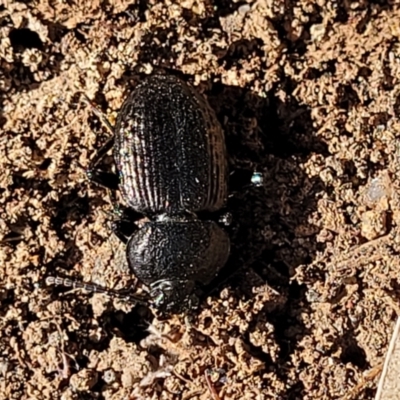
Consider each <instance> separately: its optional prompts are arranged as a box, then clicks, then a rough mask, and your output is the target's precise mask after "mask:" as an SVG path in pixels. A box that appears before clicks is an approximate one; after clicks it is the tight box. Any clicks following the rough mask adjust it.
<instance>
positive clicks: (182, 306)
mask: <svg viewBox="0 0 400 400" xmlns="http://www.w3.org/2000/svg"><path fill="white" fill-rule="evenodd" d="M194 287H195V283H194V282H193V281H182V280H174V281H169V280H161V281H157V282H154V283H153V284H151V285H150V288H151V290H150V296H151V298H152V300H153V304H154V306H155V307H156V308H158V309H159V310H160V311H161V312H162V313H165V314H173V313H182V312H185V311H189V310H190V309H194V308H197V306H198V304H199V299H198V297H197V296H196V295H195V294H194V293H193V290H194Z"/></svg>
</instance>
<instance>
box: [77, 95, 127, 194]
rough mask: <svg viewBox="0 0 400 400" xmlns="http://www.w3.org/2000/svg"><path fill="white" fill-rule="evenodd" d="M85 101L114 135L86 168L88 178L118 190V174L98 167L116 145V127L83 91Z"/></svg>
mask: <svg viewBox="0 0 400 400" xmlns="http://www.w3.org/2000/svg"><path fill="white" fill-rule="evenodd" d="M81 96H82V99H83V101H84V102H85V103H86V104H87V105H88V106H89V107H90V108H91V110H92V112H93V113H94V114H95V115H96V116H97V117H98V118H99V120H100V122H101V123H102V124H103V126H104V127H105V128H106V129H107V130H108V132H110V133H111V135H112V137H111V138H110V139H108V140H107V142H106V143H105V144H104V145H103V146H102V147H101V148H100V150H98V151H97V153H96V155H95V156H94V158H93V160H92V161H91V162H90V165H89V168H88V169H87V170H86V175H87V177H88V179H89V180H90V181H92V182H95V183H97V184H98V185H101V186H104V187H106V188H107V189H111V190H116V189H118V185H119V179H118V175H117V174H114V173H111V172H105V171H102V170H101V169H99V168H98V166H99V164H100V163H101V161H102V160H103V158H104V157H105V155H106V154H107V153H108V152H109V151H110V150H111V149H112V147H113V145H114V128H113V126H112V125H111V123H110V121H109V120H108V119H107V117H106V116H105V114H104V113H103V112H101V111H100V110H99V109H98V108H97V107H96V106H95V105H94V104H93V103H92V102H91V101H90V99H89V98H88V97H87V96H86V95H85V93H81Z"/></svg>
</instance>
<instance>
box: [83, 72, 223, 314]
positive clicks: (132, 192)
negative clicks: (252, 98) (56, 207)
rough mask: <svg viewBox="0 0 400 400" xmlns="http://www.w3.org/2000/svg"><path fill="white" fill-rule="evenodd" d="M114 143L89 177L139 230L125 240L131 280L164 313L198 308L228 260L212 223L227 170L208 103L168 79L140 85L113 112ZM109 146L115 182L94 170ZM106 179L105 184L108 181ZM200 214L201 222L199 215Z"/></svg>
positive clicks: (120, 233)
mask: <svg viewBox="0 0 400 400" xmlns="http://www.w3.org/2000/svg"><path fill="white" fill-rule="evenodd" d="M113 131H114V137H113V138H112V139H111V140H110V141H109V142H108V143H107V144H106V145H105V147H104V148H102V149H101V150H100V151H99V152H98V154H97V156H96V157H95V159H94V160H93V163H92V167H91V168H90V169H89V170H88V176H89V178H90V179H92V180H93V181H95V182H98V183H100V184H102V185H104V186H107V187H109V188H116V187H119V189H120V192H121V195H122V199H123V202H124V203H125V205H126V206H127V207H128V208H130V209H131V210H134V212H135V213H137V215H138V217H139V216H142V217H143V216H145V217H147V222H145V223H144V224H143V225H142V226H141V227H140V228H136V229H135V230H133V232H132V234H130V235H128V237H126V235H124V233H123V231H122V229H121V225H122V223H123V222H125V221H124V219H123V218H122V219H121V220H120V221H119V223H118V222H117V224H116V227H117V229H116V233H117V235H118V236H119V237H120V238H122V239H123V240H124V239H126V240H125V241H126V243H127V258H128V262H129V266H130V269H131V270H132V272H133V273H134V274H135V275H136V277H137V278H138V279H139V280H140V281H142V282H143V283H144V284H145V285H147V286H149V288H150V296H151V298H152V302H153V304H154V306H155V307H156V308H158V309H159V310H160V311H161V312H162V313H180V312H183V311H186V310H188V309H190V308H193V307H195V306H196V305H197V303H198V299H197V295H196V291H197V289H199V288H201V287H202V286H204V285H207V284H209V283H210V282H211V281H212V280H213V278H214V277H215V276H216V275H217V273H218V271H219V270H220V269H221V268H222V267H223V266H224V264H225V263H226V261H227V258H228V256H229V249H230V241H229V236H228V234H227V233H226V232H225V231H224V230H223V229H222V228H221V227H220V226H219V225H218V223H217V222H215V220H214V219H215V218H212V217H204V215H205V214H207V215H209V216H212V215H216V211H218V210H221V209H222V208H223V207H224V206H225V204H226V200H227V191H228V189H227V186H228V182H227V179H228V168H227V155H226V146H225V140H224V134H223V131H222V128H221V126H220V124H219V122H218V120H217V118H216V116H215V113H214V111H213V110H212V109H211V108H210V106H209V104H208V103H207V101H206V100H205V99H204V98H203V97H202V96H201V95H200V94H199V93H197V91H196V90H195V89H194V88H193V87H191V86H189V85H188V84H186V83H185V82H183V81H182V80H180V79H179V78H177V77H175V76H173V75H161V74H156V75H152V76H149V77H147V78H146V79H144V80H143V81H142V82H141V83H139V84H138V85H137V86H136V88H135V89H134V90H133V92H132V93H131V94H130V95H129V97H128V98H127V99H126V100H125V102H124V104H123V106H122V109H121V111H120V112H119V115H118V118H117V122H116V126H115V129H113ZM111 147H113V156H114V160H115V164H116V168H117V172H118V176H117V177H115V178H116V179H113V178H112V177H111V175H110V174H108V173H105V172H104V171H101V170H99V169H98V168H97V166H98V164H99V160H100V159H101V158H102V157H103V156H104V154H105V153H106V152H107V151H108V150H109V149H111ZM110 178H111V179H110ZM200 215H202V216H203V217H201V216H200Z"/></svg>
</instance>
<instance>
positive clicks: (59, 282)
mask: <svg viewBox="0 0 400 400" xmlns="http://www.w3.org/2000/svg"><path fill="white" fill-rule="evenodd" d="M45 283H46V285H47V286H64V287H68V288H72V289H83V290H86V291H87V292H89V293H104V294H107V295H109V296H110V297H115V298H118V299H121V300H124V301H129V302H132V303H137V304H143V305H149V299H148V298H147V297H145V296H138V295H133V294H128V293H126V291H122V290H114V289H109V288H105V287H104V286H101V285H97V284H95V283H92V282H91V283H86V282H83V281H81V280H79V279H71V278H64V277H61V276H47V277H46V279H45Z"/></svg>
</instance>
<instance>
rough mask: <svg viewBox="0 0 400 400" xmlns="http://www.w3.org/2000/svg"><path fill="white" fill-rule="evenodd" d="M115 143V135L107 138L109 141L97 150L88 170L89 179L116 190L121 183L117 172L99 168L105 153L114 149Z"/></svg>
mask: <svg viewBox="0 0 400 400" xmlns="http://www.w3.org/2000/svg"><path fill="white" fill-rule="evenodd" d="M113 145H114V137H112V138H110V139H108V140H107V142H106V143H105V144H104V145H103V146H102V147H101V148H100V150H99V151H97V153H96V155H95V156H94V158H93V160H92V161H91V162H90V165H89V168H88V169H87V170H86V175H87V177H88V179H89V180H90V181H92V182H95V183H97V184H99V185H101V186H104V187H106V188H107V189H111V190H116V189H118V185H119V178H118V175H117V174H114V173H112V172H105V171H102V170H101V169H99V168H98V166H99V164H100V163H101V161H102V160H103V158H104V157H105V155H106V154H107V153H108V152H109V151H110V150H111V149H112V147H113Z"/></svg>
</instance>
